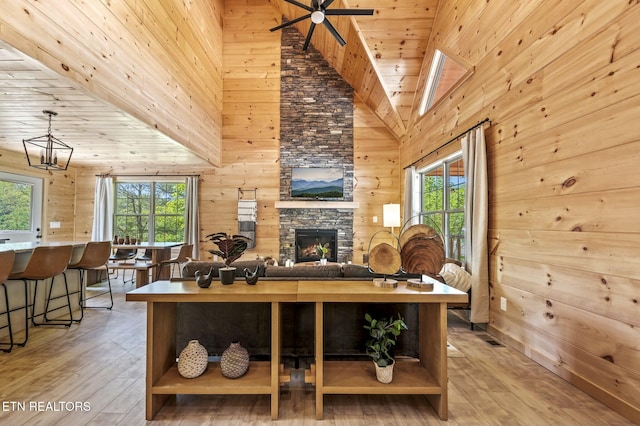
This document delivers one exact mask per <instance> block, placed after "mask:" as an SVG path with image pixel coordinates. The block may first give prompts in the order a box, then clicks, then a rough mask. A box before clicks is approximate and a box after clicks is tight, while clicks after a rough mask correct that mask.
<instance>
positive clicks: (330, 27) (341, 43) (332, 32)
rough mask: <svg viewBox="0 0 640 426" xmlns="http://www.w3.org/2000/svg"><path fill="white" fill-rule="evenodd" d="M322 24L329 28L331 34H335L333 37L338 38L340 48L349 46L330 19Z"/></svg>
mask: <svg viewBox="0 0 640 426" xmlns="http://www.w3.org/2000/svg"><path fill="white" fill-rule="evenodd" d="M322 23H323V24H324V26H325V27H327V29H328V30H329V32H330V33H331V34H333V36H334V37H335V38H336V40H338V43H340V46H344V45H345V44H347V42H346V41H344V39H343V38H342V37H340V34H338V31H336V29H335V28H334V26H333V25H331V22H329V20H328V19H325V20H324V21H322Z"/></svg>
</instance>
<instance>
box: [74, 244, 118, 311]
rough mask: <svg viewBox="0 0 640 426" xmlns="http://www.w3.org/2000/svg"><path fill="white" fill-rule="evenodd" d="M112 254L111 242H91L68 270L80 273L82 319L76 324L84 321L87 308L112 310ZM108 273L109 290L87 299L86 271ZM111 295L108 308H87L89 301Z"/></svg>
mask: <svg viewBox="0 0 640 426" xmlns="http://www.w3.org/2000/svg"><path fill="white" fill-rule="evenodd" d="M110 254H111V241H90V242H88V243H87V245H86V246H85V248H84V251H83V252H82V257H81V258H80V260H79V261H78V262H77V263H74V264H71V265H69V266H68V268H67V269H77V270H78V271H79V273H80V299H79V303H80V318H79V319H75V320H74V321H75V322H80V321H82V318H84V309H85V308H92V309H93V308H100V309H111V308H113V293H112V292H111V278H109V267H108V262H109V257H110ZM89 270H93V271H106V272H107V285H108V288H109V289H108V290H106V291H103V292H101V293H99V294H95V295H93V296H91V297H86V292H87V289H86V284H85V281H86V271H89ZM107 293H108V294H109V298H110V299H111V304H110V305H107V306H87V300H90V299H93V298H96V297H98V296H102V295H104V294H107Z"/></svg>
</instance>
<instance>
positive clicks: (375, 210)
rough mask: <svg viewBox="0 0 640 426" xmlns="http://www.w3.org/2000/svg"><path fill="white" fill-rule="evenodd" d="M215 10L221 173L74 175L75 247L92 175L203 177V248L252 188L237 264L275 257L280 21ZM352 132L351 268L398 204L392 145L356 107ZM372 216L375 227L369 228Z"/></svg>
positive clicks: (236, 2)
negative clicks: (249, 236) (249, 223)
mask: <svg viewBox="0 0 640 426" xmlns="http://www.w3.org/2000/svg"><path fill="white" fill-rule="evenodd" d="M221 10H223V11H224V13H223V16H221V19H220V21H221V22H222V21H224V31H223V40H222V41H218V42H217V43H219V44H220V45H221V46H222V45H223V48H222V50H223V57H224V68H223V73H222V74H223V86H224V90H223V92H222V99H223V116H222V122H223V125H222V134H223V150H222V166H221V167H218V168H210V169H207V170H202V169H194V168H192V167H190V166H189V165H183V166H181V167H180V168H179V169H171V170H169V169H162V170H156V169H154V168H153V166H152V165H149V166H148V167H146V168H145V169H144V170H133V169H130V168H123V167H120V166H118V165H109V166H105V169H88V168H81V169H78V170H77V184H76V190H77V193H76V198H77V200H78V202H77V205H78V214H77V215H76V221H75V229H76V230H75V238H74V239H76V240H79V241H88V240H89V239H90V238H91V226H92V218H93V197H94V190H95V189H94V188H95V175H96V174H99V173H104V172H112V173H115V174H123V175H126V174H127V173H129V174H137V173H145V174H154V173H164V174H167V173H195V174H200V176H201V179H200V212H201V213H200V221H201V222H200V227H201V232H200V234H201V240H202V239H203V238H204V236H205V235H207V234H209V233H212V232H217V231H225V232H236V231H237V219H236V218H237V199H238V188H242V189H255V188H258V192H257V196H258V201H259V202H258V224H257V227H256V231H257V236H256V240H257V245H256V248H255V249H253V250H250V251H249V252H247V253H246V254H245V255H244V256H243V259H250V258H253V257H254V256H257V255H260V256H274V257H276V258H277V257H278V253H279V217H278V211H277V210H276V209H275V208H274V202H275V201H277V200H279V186H280V171H279V143H280V141H279V131H280V130H279V129H280V127H279V126H280V117H279V111H280V104H279V103H280V66H279V64H280V33H279V32H276V33H271V32H269V28H271V27H273V26H275V25H277V24H278V23H279V22H280V19H281V16H280V14H279V13H278V12H277V11H276V9H275V8H274V7H273V6H272V5H270V4H269V3H265V2H262V1H260V0H227V1H226V2H225V7H224V9H221ZM212 43H213V42H212ZM354 127H355V128H354V164H355V180H356V183H355V189H354V201H358V202H359V203H360V208H359V209H357V210H356V211H355V214H354V239H355V241H354V253H353V260H354V262H355V263H361V262H362V258H363V254H364V253H365V252H366V250H367V249H368V244H369V239H370V238H371V236H372V235H373V234H374V233H375V232H377V231H380V230H382V229H383V228H382V204H385V203H398V202H400V181H401V179H400V178H399V174H400V171H399V170H398V161H399V151H398V148H399V145H398V142H397V141H396V139H395V138H394V136H393V135H392V134H391V133H390V132H389V131H388V130H387V129H386V127H385V126H384V124H383V123H382V122H381V121H380V120H379V119H378V118H377V117H376V116H375V115H374V114H373V113H371V111H370V109H369V108H368V107H367V106H366V105H364V103H362V102H360V101H356V103H355V111H354ZM248 195H251V194H248ZM373 216H377V217H378V223H373ZM47 220H48V219H47ZM208 248H212V247H211V245H210V244H209V243H205V244H202V246H201V252H200V258H201V259H210V258H211V255H210V254H209V253H208V252H207V251H206V250H207V249H208Z"/></svg>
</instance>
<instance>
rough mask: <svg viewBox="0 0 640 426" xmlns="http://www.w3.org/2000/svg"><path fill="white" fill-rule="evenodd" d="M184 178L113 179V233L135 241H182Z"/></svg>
mask: <svg viewBox="0 0 640 426" xmlns="http://www.w3.org/2000/svg"><path fill="white" fill-rule="evenodd" d="M185 187H186V185H185V183H184V182H153V181H152V182H121V181H118V182H116V183H115V198H116V199H115V203H114V220H113V224H114V233H115V234H116V235H118V236H120V237H125V236H129V237H130V238H136V239H137V240H138V241H154V242H167V241H184V238H185V236H184V206H185Z"/></svg>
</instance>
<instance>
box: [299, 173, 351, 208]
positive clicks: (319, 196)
mask: <svg viewBox="0 0 640 426" xmlns="http://www.w3.org/2000/svg"><path fill="white" fill-rule="evenodd" d="M343 180H344V171H343V170H342V168H339V167H293V168H292V169H291V197H292V198H305V199H312V200H338V199H344V186H343Z"/></svg>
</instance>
